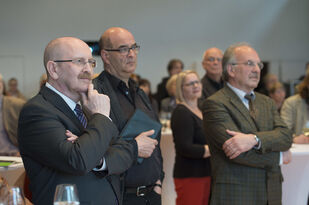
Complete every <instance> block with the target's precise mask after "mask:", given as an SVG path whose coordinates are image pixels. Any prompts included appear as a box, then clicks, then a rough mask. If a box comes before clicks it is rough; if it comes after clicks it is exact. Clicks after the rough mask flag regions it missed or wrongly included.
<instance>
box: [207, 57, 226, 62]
mask: <svg viewBox="0 0 309 205" xmlns="http://www.w3.org/2000/svg"><path fill="white" fill-rule="evenodd" d="M206 60H207V61H209V62H215V61H216V60H217V61H218V62H221V61H222V58H214V57H209V58H207V59H206Z"/></svg>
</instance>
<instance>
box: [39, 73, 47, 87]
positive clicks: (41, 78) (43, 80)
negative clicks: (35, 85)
mask: <svg viewBox="0 0 309 205" xmlns="http://www.w3.org/2000/svg"><path fill="white" fill-rule="evenodd" d="M46 82H47V75H46V73H44V74H42V75H41V77H40V88H42V86H43V85H45V83H46Z"/></svg>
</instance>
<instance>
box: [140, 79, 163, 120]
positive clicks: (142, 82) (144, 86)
mask: <svg viewBox="0 0 309 205" xmlns="http://www.w3.org/2000/svg"><path fill="white" fill-rule="evenodd" d="M139 88H140V89H142V90H143V91H144V92H145V93H146V95H147V96H148V98H149V100H150V102H151V106H152V109H153V110H154V111H155V112H156V113H157V115H158V114H159V105H158V102H157V100H156V99H155V98H154V97H153V95H152V94H151V85H150V82H149V80H147V79H144V78H142V79H140V80H139Z"/></svg>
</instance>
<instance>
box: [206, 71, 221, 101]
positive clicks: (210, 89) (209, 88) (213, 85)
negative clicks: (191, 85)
mask: <svg viewBox="0 0 309 205" xmlns="http://www.w3.org/2000/svg"><path fill="white" fill-rule="evenodd" d="M201 82H202V85H203V92H202V98H203V99H206V98H208V97H209V96H211V95H212V94H214V93H215V92H217V91H218V90H220V89H221V88H223V85H224V83H223V81H222V80H221V81H220V82H219V83H218V82H216V81H214V80H212V79H210V78H209V77H208V76H207V75H205V76H204V77H203V78H202V81H201Z"/></svg>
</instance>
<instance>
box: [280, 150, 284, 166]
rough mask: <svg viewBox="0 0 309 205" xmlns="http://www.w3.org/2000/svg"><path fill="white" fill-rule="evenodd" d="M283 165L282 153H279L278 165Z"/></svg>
mask: <svg viewBox="0 0 309 205" xmlns="http://www.w3.org/2000/svg"><path fill="white" fill-rule="evenodd" d="M282 164H283V158H282V152H280V160H279V165H282Z"/></svg>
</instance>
